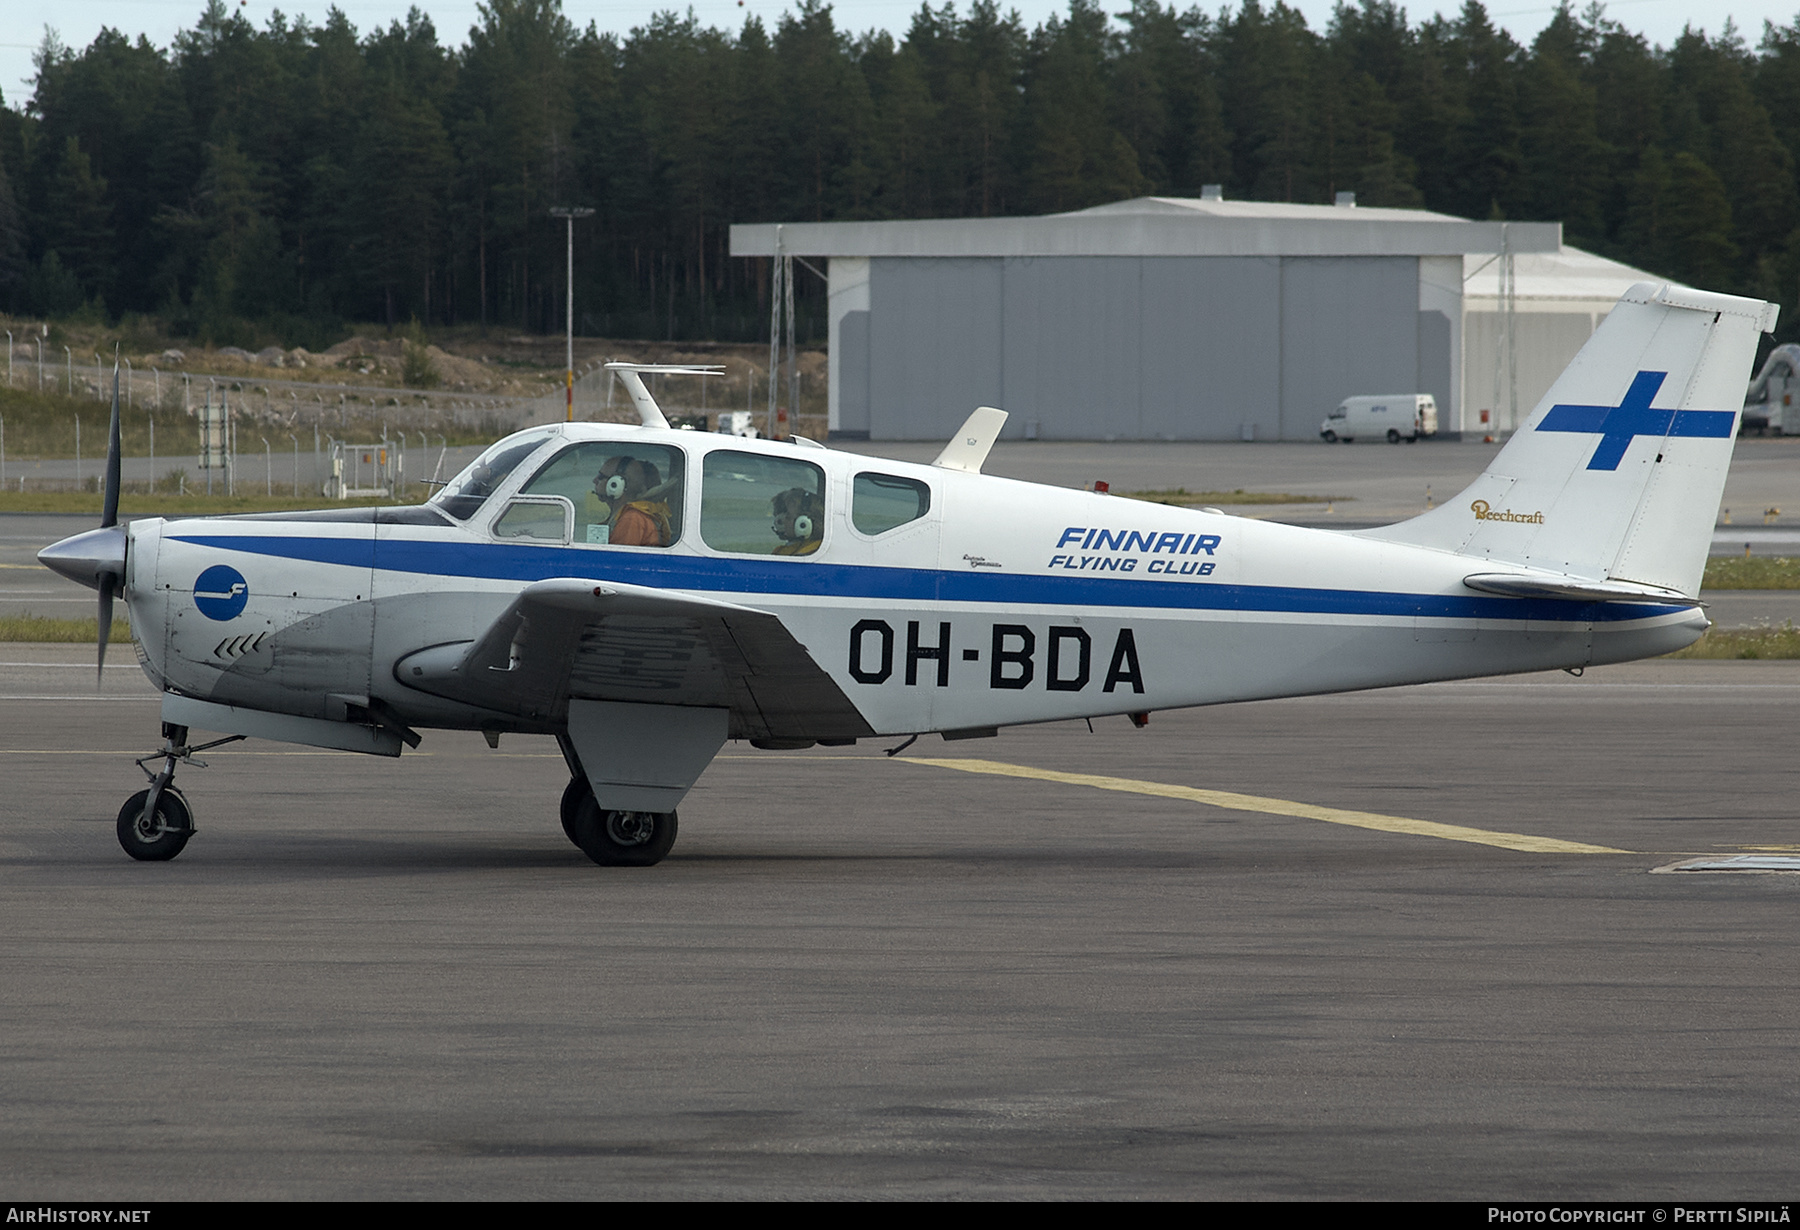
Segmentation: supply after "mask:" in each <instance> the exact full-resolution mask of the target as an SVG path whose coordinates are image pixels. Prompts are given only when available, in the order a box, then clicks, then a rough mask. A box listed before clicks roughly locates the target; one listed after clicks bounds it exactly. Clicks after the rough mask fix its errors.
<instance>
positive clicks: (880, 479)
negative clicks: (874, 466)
mask: <svg viewBox="0 0 1800 1230" xmlns="http://www.w3.org/2000/svg"><path fill="white" fill-rule="evenodd" d="M930 511H931V488H930V487H929V486H927V485H926V484H924V483H922V482H920V481H919V480H917V479H914V478H901V477H899V476H898V475H894V474H868V473H865V474H858V475H857V476H856V479H855V481H854V482H852V483H851V486H850V524H851V525H854V526H855V527H856V528H857V529H858V530H860V531H861V532H862V533H864V534H867V535H869V536H870V537H871V538H873V537H874V536H875V535H877V534H885V533H887V532H888V531H889V530H892V529H898V528H899V527H900V526H902V525H905V524H907V523H908V522H909V521H917V520H918V519H919V518H920V517H923V516H924V515H925V514H926V513H928V512H930Z"/></svg>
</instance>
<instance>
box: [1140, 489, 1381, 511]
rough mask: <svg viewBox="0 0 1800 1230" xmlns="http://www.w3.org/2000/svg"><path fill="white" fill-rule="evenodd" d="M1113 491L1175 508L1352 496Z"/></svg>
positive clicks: (1330, 500)
mask: <svg viewBox="0 0 1800 1230" xmlns="http://www.w3.org/2000/svg"><path fill="white" fill-rule="evenodd" d="M1113 494H1114V495H1121V496H1124V497H1125V498H1126V499H1128V500H1143V501H1144V502H1146V503H1149V504H1172V505H1175V506H1177V507H1188V506H1190V505H1196V504H1219V505H1224V504H1331V503H1338V504H1344V503H1348V502H1349V501H1350V500H1351V499H1352V498H1353V497H1351V496H1347V495H1295V494H1293V493H1292V492H1289V491H1245V490H1244V489H1243V488H1242V487H1239V488H1238V489H1237V490H1236V491H1189V490H1188V489H1187V488H1186V487H1176V488H1174V489H1173V490H1166V491H1115V492H1113Z"/></svg>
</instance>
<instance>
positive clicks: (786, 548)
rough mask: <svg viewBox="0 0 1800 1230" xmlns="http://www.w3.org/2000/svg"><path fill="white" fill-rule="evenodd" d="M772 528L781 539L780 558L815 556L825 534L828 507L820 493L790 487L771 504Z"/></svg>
mask: <svg viewBox="0 0 1800 1230" xmlns="http://www.w3.org/2000/svg"><path fill="white" fill-rule="evenodd" d="M770 505H771V506H772V507H771V511H772V513H773V519H772V521H771V522H770V528H771V529H773V530H774V531H775V537H777V538H779V539H781V545H780V546H778V547H776V548H775V550H774V552H773V553H774V554H776V555H811V554H812V553H813V552H814V551H817V550H818V549H819V542H820V540H821V539H822V538H823V537H824V535H825V517H824V508H823V507H822V506H821V501H820V499H819V496H818V494H817V493H816V492H812V491H808V490H806V489H805V488H804V487H790V488H788V489H787V490H786V491H783V492H781V493H780V494H779V495H777V496H776V497H775V498H774V499H773V500H771V501H770Z"/></svg>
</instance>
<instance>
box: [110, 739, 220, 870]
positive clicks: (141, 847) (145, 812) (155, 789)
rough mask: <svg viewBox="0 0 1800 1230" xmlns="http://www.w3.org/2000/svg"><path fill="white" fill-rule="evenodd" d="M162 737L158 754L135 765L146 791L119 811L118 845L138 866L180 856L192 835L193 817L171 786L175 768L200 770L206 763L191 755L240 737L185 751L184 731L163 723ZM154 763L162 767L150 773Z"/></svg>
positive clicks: (179, 792) (181, 797) (179, 795)
mask: <svg viewBox="0 0 1800 1230" xmlns="http://www.w3.org/2000/svg"><path fill="white" fill-rule="evenodd" d="M162 733H163V747H162V751H160V752H153V753H151V754H150V755H148V756H145V757H144V758H143V759H142V760H139V761H138V762H137V766H138V768H140V769H143V770H144V776H145V777H147V778H149V779H150V788H149V789H148V790H140V791H138V792H137V793H136V794H134V795H132V796H131V797H130V798H129V799H126V800H125V806H124V807H121V808H120V809H119V826H118V832H119V845H121V846H123V847H124V849H125V853H127V854H129V855H131V857H132V858H135V859H138V860H139V861H140V862H147V863H163V862H167V861H168V860H169V859H172V858H174V857H175V856H176V855H177V854H180V853H181V851H182V849H183V847H185V846H186V845H187V843H188V838H190V837H192V836H193V835H194V813H193V811H192V809H191V808H189V807H188V802H187V799H186V797H185V796H183V795H182V793H181V791H179V790H177V789H175V787H174V786H173V785H172V784H171V783H172V782H173V781H174V779H175V765H176V764H177V763H181V764H191V765H193V766H194V767H195V768H200V769H204V768H205V767H206V762H205V761H204V760H196V759H195V758H194V753H195V752H204V751H205V750H206V749H207V748H209V747H218V746H220V745H221V744H225V743H236V742H238V741H239V740H241V739H242V738H243V737H244V736H243V735H230V736H228V737H226V738H224V739H215V740H213V741H212V742H211V743H202V744H201V745H200V746H199V747H189V746H188V745H187V737H188V728H187V727H185V726H176V725H174V724H173V723H170V722H164V723H163V728H162ZM154 760H161V761H162V762H163V764H162V768H161V769H158V770H156V771H155V772H152V771H151V770H150V768H149V767H148V766H149V764H150V762H151V761H154Z"/></svg>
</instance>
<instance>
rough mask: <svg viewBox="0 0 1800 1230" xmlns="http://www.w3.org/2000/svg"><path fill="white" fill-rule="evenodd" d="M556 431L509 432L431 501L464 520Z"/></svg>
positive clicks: (472, 514)
mask: <svg viewBox="0 0 1800 1230" xmlns="http://www.w3.org/2000/svg"><path fill="white" fill-rule="evenodd" d="M555 434H556V429H555V428H549V429H547V430H541V431H533V432H528V433H526V434H525V435H522V436H508V437H507V438H506V439H504V440H502V441H500V443H498V444H496V445H494V447H493V448H490V449H489V450H488V451H487V452H485V453H483V454H482V455H481V456H479V457H477V458H476V459H475V460H474V461H472V462H470V463H469V468H468V469H466V470H464V471H463V472H462V473H461V474H458V475H457V476H456V477H455V478H453V479H451V480H450V485H449V486H447V487H445V488H444V489H443V490H442V491H440V492H438V493H437V494H436V495H435V496H433V497H432V499H431V503H432V505H433V506H434V507H436V508H441V509H443V510H444V511H445V512H447V513H449V514H450V515H451V516H452V517H455V518H456V519H457V520H458V521H467V520H468V519H469V518H470V517H473V516H474V515H475V513H476V510H478V509H479V508H480V507H481V506H482V504H484V503H486V502H487V498H488V497H489V496H490V495H492V494H494V488H496V487H498V486H499V485H500V484H501V483H503V482H505V481H506V476H507V475H508V474H511V473H512V472H513V471H514V470H515V469H517V468H518V465H519V463H520V462H521V461H524V460H525V459H526V458H527V457H529V456H531V455H532V454H533V453H535V452H537V451H538V449H539V448H540V447H542V445H543V443H544V442H545V441H546V440H548V439H550V438H551V437H552V436H554V435H555Z"/></svg>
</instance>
